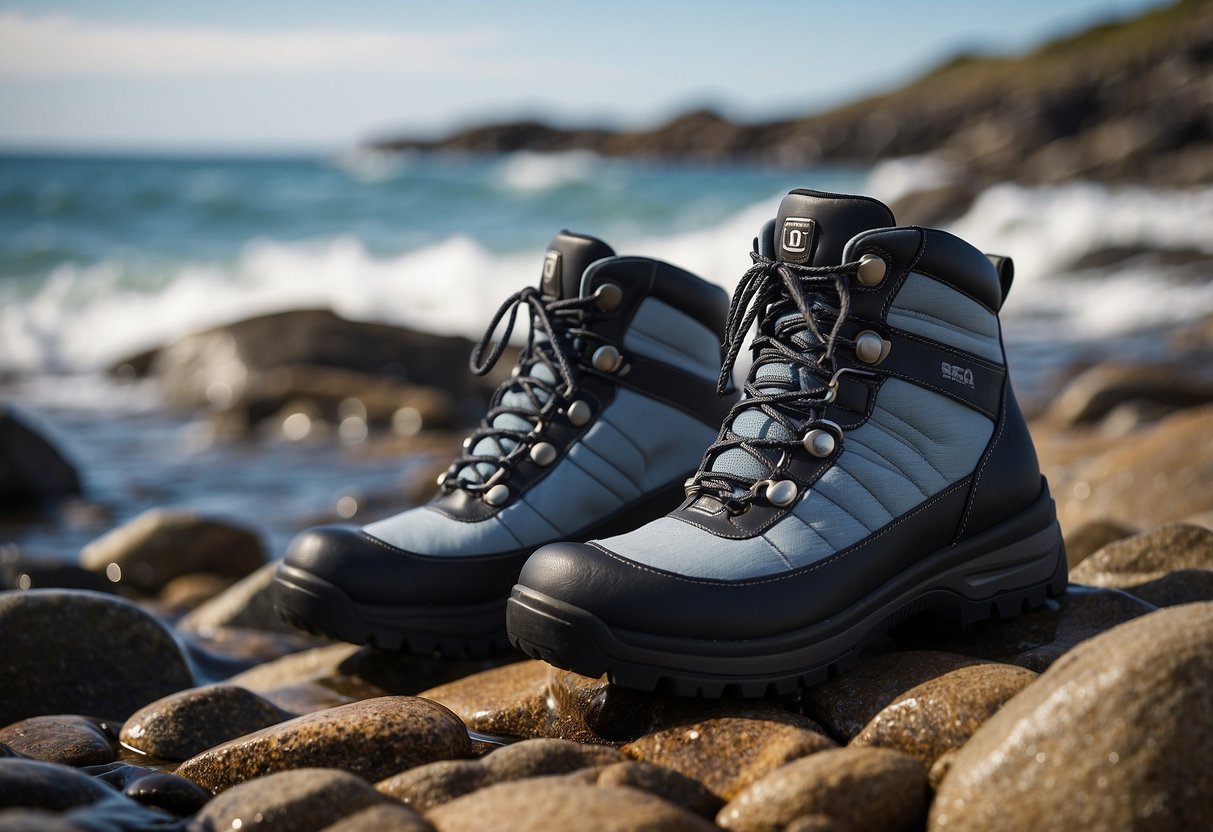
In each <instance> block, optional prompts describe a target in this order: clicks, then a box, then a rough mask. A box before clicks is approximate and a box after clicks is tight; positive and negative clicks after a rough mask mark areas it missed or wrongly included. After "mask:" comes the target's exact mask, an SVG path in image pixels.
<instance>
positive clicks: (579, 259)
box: [539, 230, 615, 300]
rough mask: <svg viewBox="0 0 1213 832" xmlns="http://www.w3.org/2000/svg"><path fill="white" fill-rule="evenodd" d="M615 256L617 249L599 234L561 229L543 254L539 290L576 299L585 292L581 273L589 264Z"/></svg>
mask: <svg viewBox="0 0 1213 832" xmlns="http://www.w3.org/2000/svg"><path fill="white" fill-rule="evenodd" d="M614 256H615V250H614V249H612V248H611V247H610V246H608V245H607V244H606V243H604V242H603V241H602V240H599V239H597V238H596V237H590V236H589V235H586V234H577V233H575V232H572V231H567V230H565V231H561V232H560V233H559V234H557V235H556V236H555V237H553V238H552V242H550V243H548V248H547V251H545V252H544V253H543V270H542V272H540V279H539V291H541V292H543V293H544V294H545V295H547V296H548V297H550V298H556V299H558V300H562V299H565V298H575V297H577V296H578V295H579V294H580V293H581V275H582V273H583V272H584V271H585V270H586V269H587V268H589V265H590V264H591V263H593V262H595V261H597V260H601V259H602V258H604V257H614Z"/></svg>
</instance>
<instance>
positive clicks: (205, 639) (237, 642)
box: [178, 627, 326, 682]
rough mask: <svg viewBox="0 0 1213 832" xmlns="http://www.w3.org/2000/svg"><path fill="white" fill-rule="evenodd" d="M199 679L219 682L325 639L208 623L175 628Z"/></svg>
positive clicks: (305, 648) (306, 648)
mask: <svg viewBox="0 0 1213 832" xmlns="http://www.w3.org/2000/svg"><path fill="white" fill-rule="evenodd" d="M178 635H179V636H180V637H181V641H182V642H183V643H184V644H185V649H186V654H187V655H188V656H189V659H190V663H191V664H192V665H193V667H194V671H195V675H196V676H198V678H199V679H200V680H204V681H208V682H219V681H222V680H224V679H228V678H231V677H232V676H234V675H236V674H237V673H243V672H244V671H246V670H249V669H251V668H254V667H257V666H258V665H261V664H264V663H265V662H270V661H273V660H275V659H280V658H282V657H283V656H289V655H291V654H292V653H301V652H303V651H304V650H309V649H311V648H313V647H317V646H319V645H322V644H325V643H326V642H325V641H323V640H321V639H319V638H316V637H313V636H305V635H302V634H291V633H270V632H266V631H265V630H253V629H250V628H248V627H208V628H206V629H204V630H201V631H198V632H192V631H189V630H185V631H178Z"/></svg>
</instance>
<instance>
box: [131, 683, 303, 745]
mask: <svg viewBox="0 0 1213 832" xmlns="http://www.w3.org/2000/svg"><path fill="white" fill-rule="evenodd" d="M290 718H291V715H290V714H287V713H284V712H283V711H282V710H281V709H279V708H278V707H277V706H275V705H273V704H271V703H270V702H268V701H266V700H265V699H262V698H261V697H260V696H258V695H257V694H255V693H253V692H252V691H248V690H245V689H244V688H241V687H236V686H235V685H211V686H208V687H201V688H192V689H190V690H183V691H180V692H179V693H174V694H171V695H169V696H166V697H164V698H163V699H158V700H156V701H155V702H152V703H151V704H149V705H144V706H143V707H142V708H140V709H139V710H138V711H136V712H135V713H134V714H132V715H131V717H130V719H128V720H127V721H126V724H125V725H123V726H122V733H121V739H122V743H123V745H125V746H127V747H128V748H133V749H134V750H136V751H139V752H142V753H144V754H150V755H151V756H153V757H157V758H159V759H161V760H173V761H179V760H187V759H189V758H190V757H193V756H194V755H195V754H201V753H202V752H203V751H205V750H206V749H208V748H214V747H215V746H216V745H220V744H221V743H224V742H227V741H228V740H233V739H236V738H237V737H243V736H244V735H246V734H251V733H253V732H254V731H260V730H261V729H262V728H268V727H270V726H271V725H277V724H278V723H279V722H284V721H285V720H287V719H290Z"/></svg>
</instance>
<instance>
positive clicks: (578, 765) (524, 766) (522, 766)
mask: <svg viewBox="0 0 1213 832" xmlns="http://www.w3.org/2000/svg"><path fill="white" fill-rule="evenodd" d="M625 759H626V758H625V757H624V756H623V755H622V754H620V753H619V752H618V751H616V750H615V749H613V748H608V747H605V746H598V745H582V744H580V743H575V742H570V741H568V740H557V739H532V740H526V741H524V742H519V743H515V744H513V745H507V746H505V747H503V748H499V749H497V750H496V751H493V752H492V753H490V754H487V755H485V756H484V757H483V758H481V759H479V760H442V761H439V762H435V763H430V764H429V765H427V766H418V767H416V768H411V769H409V770H407V771H403V772H401V773H400V774H397V775H395V776H394V777H390V778H388V779H386V780H384V781H382V782H380V783H378V784H377V785H376V786H375V788H377V789H378V790H379V791H381V792H383V793H384V794H386V795H388V796H390V797H392V798H394V799H396V800H399V801H400V802H402V803H406V804H408V805H409V806H411V807H413V808H414V809H416V810H418V811H420V812H428V811H429V810H430V809H431V808H433V807H434V806H438V805H440V804H442V803H446V802H448V801H450V800H453V799H455V798H457V797H460V796H462V795H465V794H469V793H470V792H473V791H475V790H477V789H481V788H484V787H486V786H491V785H493V784H495V783H504V782H507V781H510V780H520V779H522V778H524V777H539V776H543V775H549V774H564V773H566V772H570V771H576V770H578V769H582V768H588V767H590V766H600V765H603V764H606V763H615V762H622V761H623V760H625Z"/></svg>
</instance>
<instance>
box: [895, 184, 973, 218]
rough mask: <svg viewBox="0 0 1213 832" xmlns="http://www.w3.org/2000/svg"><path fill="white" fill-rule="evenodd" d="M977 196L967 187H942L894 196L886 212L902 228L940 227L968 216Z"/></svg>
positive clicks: (959, 185) (956, 185)
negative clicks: (910, 226)
mask: <svg viewBox="0 0 1213 832" xmlns="http://www.w3.org/2000/svg"><path fill="white" fill-rule="evenodd" d="M977 195H978V194H977V190H976V189H974V188H973V187H972V186H970V185H963V184H952V185H943V186H940V187H938V188H931V189H929V190H925V191H912V192H910V193H908V194H906V195H905V196H902V197H898V198H897V199H895V200H893V202H892V203H890V204H889V209H890V210H891V211H892V212H893V216H895V217H897V222H898V223H900V224H901V225H903V226H906V225H921V226H925V227H927V228H942V227H943V226H945V225H947V224H948V223H949V222H951V221H952V220H958V219H960V218H961V217H963V216H964V215H965V214H966V213H968V211H969V209H970V208H972V207H973V202H974V200H976V199H977Z"/></svg>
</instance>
